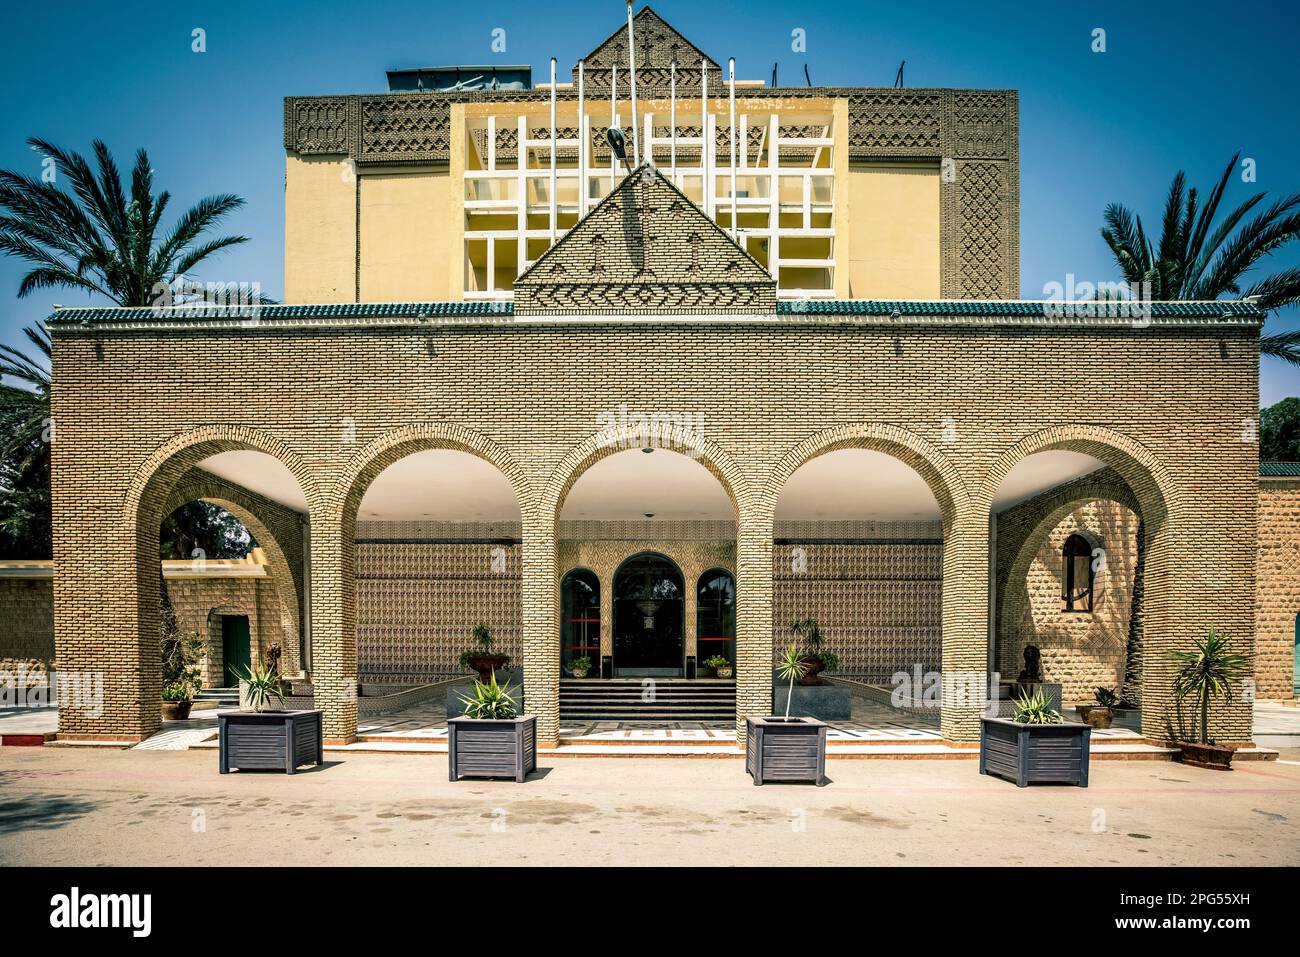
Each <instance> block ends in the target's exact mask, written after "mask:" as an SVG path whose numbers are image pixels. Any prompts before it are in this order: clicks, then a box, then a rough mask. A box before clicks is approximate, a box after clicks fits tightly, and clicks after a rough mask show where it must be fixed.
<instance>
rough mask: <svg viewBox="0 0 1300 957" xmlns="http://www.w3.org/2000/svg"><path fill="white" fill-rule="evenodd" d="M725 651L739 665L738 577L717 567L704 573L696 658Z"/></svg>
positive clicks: (698, 607) (698, 596)
mask: <svg viewBox="0 0 1300 957" xmlns="http://www.w3.org/2000/svg"><path fill="white" fill-rule="evenodd" d="M716 655H721V656H722V657H723V658H726V659H727V661H729V662H730V663H731V666H732V667H733V668H734V667H735V665H736V580H735V579H734V578H732V577H731V572H729V571H726V570H724V569H721V568H714V569H712V570H711V571H707V572H705V573H704V574H703V575H701V576H700V581H699V588H698V591H697V592H696V604H695V660H696V662H697V663H698V664H699V665H700V667H703V666H704V662H706V661H708V660H709V659H710V658H712V657H714V656H716Z"/></svg>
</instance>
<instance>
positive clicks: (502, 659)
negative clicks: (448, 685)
mask: <svg viewBox="0 0 1300 957" xmlns="http://www.w3.org/2000/svg"><path fill="white" fill-rule="evenodd" d="M509 661H510V656H509V655H474V656H473V657H471V658H470V659H469V666H470V667H471V668H473V669H474V670H475V671H477V672H478V676H479V679H480V680H482V681H491V680H492V673H493V672H494V671H499V670H500V669H502V668H504V667H505V666H506V664H507V663H508V662H509Z"/></svg>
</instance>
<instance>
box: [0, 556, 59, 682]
mask: <svg viewBox="0 0 1300 957" xmlns="http://www.w3.org/2000/svg"><path fill="white" fill-rule="evenodd" d="M0 621H3V622H4V627H3V629H0V672H8V673H9V674H11V675H16V673H17V670H18V668H20V667H22V668H26V669H27V670H28V671H29V672H33V673H39V674H44V673H45V670H46V668H48V667H49V665H50V663H51V662H53V661H54V583H53V581H52V580H51V579H49V578H0Z"/></svg>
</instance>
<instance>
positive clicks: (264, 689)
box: [235, 665, 284, 711]
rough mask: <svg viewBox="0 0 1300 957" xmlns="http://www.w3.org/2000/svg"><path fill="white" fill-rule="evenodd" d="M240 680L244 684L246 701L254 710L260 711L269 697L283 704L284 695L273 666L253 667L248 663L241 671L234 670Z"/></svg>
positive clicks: (278, 676)
mask: <svg viewBox="0 0 1300 957" xmlns="http://www.w3.org/2000/svg"><path fill="white" fill-rule="evenodd" d="M235 674H236V676H237V677H238V678H239V680H240V682H241V683H242V684H244V685H245V689H246V694H247V696H248V702H249V704H251V705H252V706H253V710H254V711H261V710H262V708H264V707H265V706H266V702H267V700H268V699H270V698H275V699H276V700H278V701H279V702H280V703H281V704H284V695H282V694H281V693H280V675H279V674H278V673H277V672H276V670H275V668H273V667H270V666H266V667H263V668H254V667H253V666H252V665H248V666H246V667H245V668H244V670H243V672H242V673H240V672H238V671H236V672H235Z"/></svg>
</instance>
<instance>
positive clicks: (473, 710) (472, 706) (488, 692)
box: [460, 671, 518, 720]
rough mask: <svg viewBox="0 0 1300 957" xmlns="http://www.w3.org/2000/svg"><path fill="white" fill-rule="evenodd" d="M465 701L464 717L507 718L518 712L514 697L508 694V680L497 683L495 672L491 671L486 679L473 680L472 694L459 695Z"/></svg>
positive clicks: (483, 718) (480, 718) (482, 718)
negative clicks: (500, 683)
mask: <svg viewBox="0 0 1300 957" xmlns="http://www.w3.org/2000/svg"><path fill="white" fill-rule="evenodd" d="M460 698H461V701H463V702H464V703H465V717H467V718H476V719H479V720H509V719H511V718H513V717H514V716H515V715H516V714H518V709H517V708H516V707H515V699H514V698H512V697H511V696H510V682H508V681H507V682H506V683H505V684H504V685H499V684H497V673H496V672H495V671H493V672H492V674H491V676H490V677H489V678H488V680H487V681H475V682H474V694H473V696H472V697H470V696H467V695H461V696H460Z"/></svg>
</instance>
